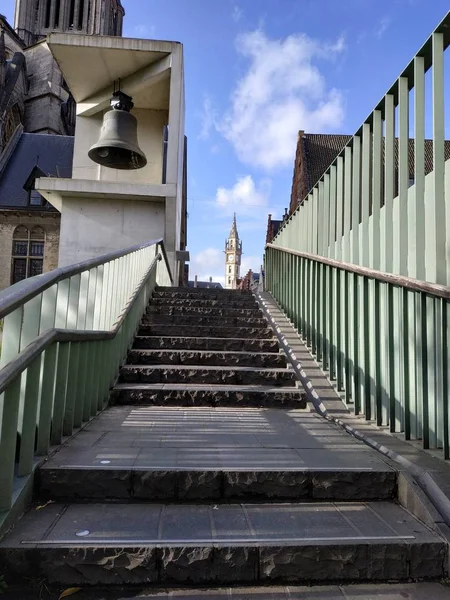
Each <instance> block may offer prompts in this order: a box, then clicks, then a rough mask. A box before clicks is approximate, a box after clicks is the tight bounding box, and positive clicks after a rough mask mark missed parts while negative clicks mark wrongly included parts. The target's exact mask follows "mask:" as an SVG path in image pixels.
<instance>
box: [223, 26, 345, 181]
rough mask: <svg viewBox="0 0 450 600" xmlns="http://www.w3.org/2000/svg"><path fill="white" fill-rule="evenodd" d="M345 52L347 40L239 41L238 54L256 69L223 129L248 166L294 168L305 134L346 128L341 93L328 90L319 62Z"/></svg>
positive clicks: (257, 36) (255, 37) (252, 37)
mask: <svg viewBox="0 0 450 600" xmlns="http://www.w3.org/2000/svg"><path fill="white" fill-rule="evenodd" d="M344 48H345V42H344V39H343V37H340V38H339V39H338V40H337V41H336V42H335V43H333V44H320V43H318V42H317V41H315V40H313V39H311V38H309V37H308V36H306V35H300V34H299V35H291V36H288V37H287V38H285V39H283V40H271V39H269V38H268V37H267V36H266V34H265V33H264V32H263V31H261V30H257V31H253V32H249V33H245V34H243V35H240V36H239V37H238V39H237V49H238V52H239V53H240V54H241V55H242V56H243V57H245V58H246V59H248V60H249V61H250V64H249V67H248V70H247V72H246V73H245V75H244V76H243V77H242V79H240V80H239V81H238V83H237V85H236V87H235V89H234V92H233V94H232V98H231V107H230V109H229V111H228V112H227V114H226V115H225V117H224V118H223V119H222V120H221V122H220V123H219V124H218V129H219V130H220V131H221V133H222V135H223V136H224V137H225V138H226V139H228V140H229V142H231V144H232V145H233V147H234V149H235V151H236V154H237V156H238V158H239V159H240V160H241V161H242V162H244V163H246V164H249V165H252V166H256V167H263V168H264V169H268V170H270V169H273V168H275V167H280V166H292V164H293V157H294V155H295V145H296V140H297V133H298V130H299V129H305V130H308V131H315V132H325V131H327V130H336V129H337V128H339V127H340V125H341V124H342V121H343V116H344V115H343V112H344V111H343V100H342V96H341V93H340V92H339V91H338V90H336V89H328V88H327V85H326V81H325V78H324V77H323V75H322V73H321V72H320V70H319V68H318V67H317V66H316V65H314V64H313V61H314V60H316V59H327V60H333V59H335V58H336V56H337V55H339V54H341V53H342V51H343V50H344Z"/></svg>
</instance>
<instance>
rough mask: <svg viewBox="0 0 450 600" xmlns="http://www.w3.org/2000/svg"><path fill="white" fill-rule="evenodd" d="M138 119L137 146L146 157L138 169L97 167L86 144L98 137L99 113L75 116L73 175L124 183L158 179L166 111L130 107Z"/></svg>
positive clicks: (101, 115)
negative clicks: (90, 115) (142, 165)
mask: <svg viewBox="0 0 450 600" xmlns="http://www.w3.org/2000/svg"><path fill="white" fill-rule="evenodd" d="M132 113H133V115H134V116H135V117H136V119H137V122H138V140H139V146H140V148H141V149H142V151H143V152H144V154H145V156H146V157H147V165H146V166H145V167H144V168H142V169H136V170H133V171H123V170H118V169H109V168H105V167H101V166H100V165H97V164H96V163H94V162H93V161H92V160H91V159H90V158H89V156H88V152H89V149H90V147H91V146H92V145H93V144H95V143H96V142H97V141H98V139H99V137H100V130H101V127H102V123H103V114H104V113H98V114H97V115H95V116H93V117H77V123H76V134H75V150H74V160H73V175H72V176H73V178H74V179H97V180H100V181H120V182H126V183H130V182H131V183H162V158H163V132H164V125H166V124H167V122H168V118H169V117H168V111H166V110H145V109H134V110H133V111H132Z"/></svg>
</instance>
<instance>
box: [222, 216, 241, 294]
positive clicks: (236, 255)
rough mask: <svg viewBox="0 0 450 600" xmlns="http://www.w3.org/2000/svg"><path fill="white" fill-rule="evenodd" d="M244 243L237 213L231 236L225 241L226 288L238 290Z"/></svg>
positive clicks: (234, 217)
mask: <svg viewBox="0 0 450 600" xmlns="http://www.w3.org/2000/svg"><path fill="white" fill-rule="evenodd" d="M241 256H242V242H241V241H240V240H239V234H238V231H237V226H236V213H234V216H233V224H232V226H231V231H230V235H229V236H228V239H227V240H226V241H225V288H226V289H230V290H232V289H236V280H237V279H238V278H239V277H240V270H241Z"/></svg>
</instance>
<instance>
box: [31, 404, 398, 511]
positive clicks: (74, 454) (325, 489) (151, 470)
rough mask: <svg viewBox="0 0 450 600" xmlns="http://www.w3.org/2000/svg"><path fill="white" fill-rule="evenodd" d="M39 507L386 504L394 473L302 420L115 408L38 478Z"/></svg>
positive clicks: (325, 428) (338, 434)
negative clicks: (71, 503) (59, 502)
mask: <svg viewBox="0 0 450 600" xmlns="http://www.w3.org/2000/svg"><path fill="white" fill-rule="evenodd" d="M39 478H40V490H39V494H40V497H41V498H45V499H49V500H55V499H56V498H60V499H61V498H63V499H66V498H73V499H83V498H84V499H91V500H102V499H103V500H106V499H111V500H142V501H144V500H145V501H147V502H149V501H150V502H151V501H153V502H155V501H160V500H164V501H166V502H175V501H176V502H190V501H201V502H205V501H211V502H229V501H231V500H245V501H258V502H270V501H274V500H277V501H278V500H284V499H290V500H296V501H299V500H308V499H310V500H335V501H344V500H345V501H348V500H352V501H354V500H358V501H360V500H387V499H393V498H394V497H395V494H396V489H397V473H396V472H395V470H394V469H393V468H392V467H391V466H390V465H388V464H387V463H386V462H385V461H384V460H382V459H381V458H380V456H379V455H378V453H376V452H373V451H372V450H370V449H369V448H368V447H367V446H365V445H364V444H361V443H360V442H358V441H357V440H356V439H355V438H353V437H351V436H348V435H347V434H345V433H344V432H343V431H342V430H339V429H336V428H334V427H332V426H331V425H330V424H329V423H327V422H326V421H323V420H319V419H318V418H317V417H316V416H315V415H314V414H312V413H310V412H308V411H303V410H282V409H281V410H280V409H279V408H277V409H255V408H230V407H227V408H207V407H203V408H195V407H194V408H192V407H189V408H175V407H132V406H124V407H122V406H114V407H112V408H109V409H108V410H106V411H104V412H103V413H101V414H99V415H98V416H97V417H96V418H95V419H94V420H93V421H91V422H90V423H88V424H86V425H85V426H84V428H83V429H82V430H81V431H79V432H78V433H77V434H76V435H75V436H73V438H71V439H70V440H68V441H67V442H66V443H65V445H64V446H63V447H62V448H61V449H59V450H58V451H57V452H56V453H54V454H53V455H52V456H51V457H50V458H49V460H47V461H46V462H45V463H44V465H42V466H41V468H40V469H39Z"/></svg>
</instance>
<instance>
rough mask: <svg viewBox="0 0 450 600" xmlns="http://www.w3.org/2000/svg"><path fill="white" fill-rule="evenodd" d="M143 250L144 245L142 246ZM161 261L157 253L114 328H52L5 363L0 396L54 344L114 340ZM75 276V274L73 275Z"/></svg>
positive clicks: (2, 370) (1, 374)
mask: <svg viewBox="0 0 450 600" xmlns="http://www.w3.org/2000/svg"><path fill="white" fill-rule="evenodd" d="M142 247H143V248H145V247H146V245H144V246H142ZM160 260H162V255H161V254H160V253H158V254H157V255H156V256H155V258H154V259H153V260H152V262H151V263H150V266H149V268H148V269H147V271H146V273H145V275H144V277H143V278H142V281H141V282H140V284H139V286H138V287H137V288H136V289H135V291H134V293H133V295H132V296H131V298H130V300H129V302H128V304H127V306H126V308H125V310H123V311H122V313H121V315H120V317H119V318H118V319H117V321H116V323H115V324H114V327H113V328H112V329H109V330H107V331H101V330H98V331H91V330H73V329H60V328H52V329H48V330H47V331H44V332H43V333H41V335H39V336H38V337H37V338H36V339H35V340H34V341H33V342H32V343H31V344H29V345H28V346H27V347H26V348H25V349H24V350H22V352H20V354H18V356H17V357H16V358H15V359H14V360H12V361H11V362H9V363H7V364H6V365H5V366H4V367H3V368H2V369H1V370H0V394H1V393H3V392H4V391H5V390H6V388H7V387H8V385H9V384H10V383H12V382H13V381H14V379H16V377H18V375H20V374H21V373H22V372H23V371H25V369H26V368H27V367H28V366H29V365H30V364H31V363H32V362H33V360H34V359H35V358H36V357H37V356H39V355H40V354H42V352H43V351H44V350H45V349H46V348H47V347H48V346H50V344H52V343H54V342H89V341H103V340H111V339H114V338H115V336H116V335H117V332H118V331H119V329H120V327H121V325H122V323H123V321H124V320H125V318H126V317H127V315H128V313H129V311H130V310H131V308H132V306H133V302H134V300H135V298H137V296H138V295H139V293H140V292H141V290H142V288H143V286H144V285H145V284H146V281H147V279H148V277H149V275H150V273H151V272H152V271H153V269H154V268H155V266H156V264H157V263H158V261H160ZM75 274H76V273H75Z"/></svg>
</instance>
